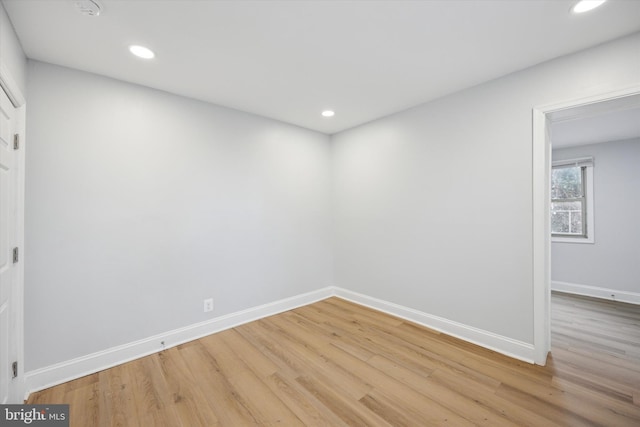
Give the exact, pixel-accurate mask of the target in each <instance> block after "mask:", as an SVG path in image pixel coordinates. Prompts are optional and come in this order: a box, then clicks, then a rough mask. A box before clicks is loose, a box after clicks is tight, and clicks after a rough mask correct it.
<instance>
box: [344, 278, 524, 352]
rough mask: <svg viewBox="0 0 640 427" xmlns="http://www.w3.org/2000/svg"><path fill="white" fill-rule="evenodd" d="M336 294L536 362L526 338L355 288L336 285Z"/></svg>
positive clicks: (480, 344)
mask: <svg viewBox="0 0 640 427" xmlns="http://www.w3.org/2000/svg"><path fill="white" fill-rule="evenodd" d="M334 292H335V295H336V296H337V297H340V298H344V299H346V300H349V301H351V302H354V303H356V304H360V305H364V306H366V307H370V308H373V309H375V310H378V311H382V312H384V313H388V314H391V315H393V316H396V317H400V318H402V319H406V320H409V321H411V322H415V323H418V324H420V325H423V326H426V327H428V328H431V329H434V330H436V331H439V332H442V333H444V334H447V335H451V336H453V337H456V338H460V339H462V340H464V341H468V342H471V343H474V344H477V345H479V346H481V347H485V348H488V349H490V350H494V351H497V352H498V353H502V354H504V355H506V356H509V357H513V358H515V359H519V360H522V361H525V362H528V363H534V354H535V352H534V346H533V344H529V343H526V342H522V341H518V340H514V339H512V338H508V337H505V336H502V335H498V334H495V333H493V332H489V331H485V330H482V329H478V328H474V327H472V326H469V325H464V324H462V323H458V322H454V321H452V320H448V319H444V318H442V317H438V316H434V315H431V314H428V313H424V312H422V311H418V310H414V309H412V308H408V307H404V306H402V305H399V304H394V303H391V302H388V301H384V300H381V299H377V298H373V297H370V296H367V295H363V294H359V293H357V292H352V291H349V290H347V289H342V288H334Z"/></svg>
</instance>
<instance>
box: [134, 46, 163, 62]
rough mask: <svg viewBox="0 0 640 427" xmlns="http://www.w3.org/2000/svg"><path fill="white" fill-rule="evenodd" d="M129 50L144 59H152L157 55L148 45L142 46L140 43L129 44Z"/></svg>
mask: <svg viewBox="0 0 640 427" xmlns="http://www.w3.org/2000/svg"><path fill="white" fill-rule="evenodd" d="M129 52H131V53H133V54H134V55H135V56H137V57H138V58H143V59H151V58H153V57H155V56H156V54H155V53H153V51H152V50H151V49H149V48H148V47H144V46H140V45H131V46H129Z"/></svg>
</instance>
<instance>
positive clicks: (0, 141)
mask: <svg viewBox="0 0 640 427" xmlns="http://www.w3.org/2000/svg"><path fill="white" fill-rule="evenodd" d="M16 123H17V113H16V109H15V108H14V107H13V104H11V101H9V98H8V97H7V95H6V94H5V92H4V90H2V89H1V88H0V403H18V402H16V400H17V399H18V396H17V393H16V391H17V388H18V386H17V384H16V383H17V381H16V380H14V378H13V377H14V375H13V366H12V365H13V362H14V361H17V360H18V319H17V317H18V307H17V299H18V298H17V296H18V273H17V268H16V263H14V247H16V245H17V243H16V242H17V240H18V236H17V234H18V233H17V206H18V199H17V197H18V191H17V185H18V182H17V162H18V160H17V158H18V156H17V151H16V150H14V134H15V132H16V128H17V125H16ZM18 257H19V253H18Z"/></svg>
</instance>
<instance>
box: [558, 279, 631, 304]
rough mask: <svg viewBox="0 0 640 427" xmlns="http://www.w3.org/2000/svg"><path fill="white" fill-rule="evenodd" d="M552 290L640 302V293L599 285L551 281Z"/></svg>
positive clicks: (627, 301)
mask: <svg viewBox="0 0 640 427" xmlns="http://www.w3.org/2000/svg"><path fill="white" fill-rule="evenodd" d="M551 290H552V291H558V292H565V293H567V294H576V295H582V296H587V297H593V298H601V299H606V300H610V301H620V302H626V303H629V304H640V293H638V292H627V291H619V290H616V289H609V288H601V287H599V286H590V285H580V284H577V283H567V282H557V281H552V282H551Z"/></svg>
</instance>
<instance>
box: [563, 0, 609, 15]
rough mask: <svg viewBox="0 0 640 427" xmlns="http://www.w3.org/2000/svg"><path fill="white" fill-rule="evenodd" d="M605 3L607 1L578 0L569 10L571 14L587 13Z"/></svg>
mask: <svg viewBox="0 0 640 427" xmlns="http://www.w3.org/2000/svg"><path fill="white" fill-rule="evenodd" d="M605 1H607V0H580V1H579V2H578V3H576V4H575V5H574V6H573V7H572V8H571V11H572V12H573V13H584V12H588V11H590V10H593V9H595V8H596V7H598V6H600V5H602V3H604V2H605Z"/></svg>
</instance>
